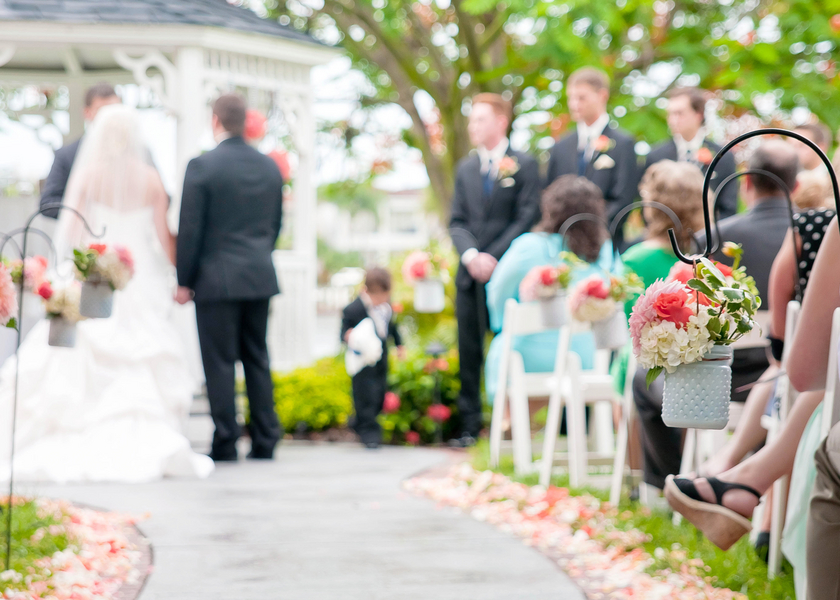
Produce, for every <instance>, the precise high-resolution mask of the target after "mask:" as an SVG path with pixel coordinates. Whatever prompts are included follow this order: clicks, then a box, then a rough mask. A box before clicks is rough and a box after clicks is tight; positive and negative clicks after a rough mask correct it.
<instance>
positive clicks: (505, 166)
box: [499, 156, 519, 179]
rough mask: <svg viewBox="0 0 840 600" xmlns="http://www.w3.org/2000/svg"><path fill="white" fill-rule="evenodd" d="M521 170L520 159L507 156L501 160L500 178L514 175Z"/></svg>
mask: <svg viewBox="0 0 840 600" xmlns="http://www.w3.org/2000/svg"><path fill="white" fill-rule="evenodd" d="M518 172H519V160H517V158H516V157H515V156H505V157H504V158H502V160H500V161H499V179H507V178H508V177H513V176H514V175H516V174H517V173H518Z"/></svg>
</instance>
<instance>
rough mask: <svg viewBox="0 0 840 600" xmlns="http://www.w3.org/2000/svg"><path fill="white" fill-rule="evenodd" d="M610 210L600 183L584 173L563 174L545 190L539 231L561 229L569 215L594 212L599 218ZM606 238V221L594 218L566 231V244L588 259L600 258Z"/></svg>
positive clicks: (588, 260) (576, 224)
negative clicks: (581, 174) (598, 221)
mask: <svg viewBox="0 0 840 600" xmlns="http://www.w3.org/2000/svg"><path fill="white" fill-rule="evenodd" d="M606 212H607V208H606V203H605V202H604V196H603V195H602V194H601V190H600V189H599V188H598V186H597V185H595V184H594V183H592V182H591V181H589V180H588V179H586V178H585V177H577V176H576V175H563V176H562V177H559V178H557V180H555V181H554V183H552V184H551V185H549V186H548V187H547V188H545V191H544V192H543V194H542V221H540V223H539V225H537V229H536V230H537V231H543V232H545V233H558V232H559V231H560V228H561V227H562V226H563V223H565V222H566V221H567V220H568V219H569V218H570V217H573V216H574V215H577V214H579V213H591V214H593V215H595V216H596V217H599V218H600V219H604V218H605V214H606ZM606 239H607V230H606V229H605V228H604V225H602V224H600V223H595V222H593V221H578V222H577V223H575V224H574V225H572V226H571V227H570V228H569V230H568V231H567V232H566V238H565V240H564V242H565V243H564V246H565V249H566V250H569V251H570V252H574V253H575V254H577V255H578V256H579V257H580V258H582V259H583V260H585V261H586V262H589V263H594V262H595V261H597V260H598V256H599V254H600V253H601V246H602V245H603V244H604V240H606Z"/></svg>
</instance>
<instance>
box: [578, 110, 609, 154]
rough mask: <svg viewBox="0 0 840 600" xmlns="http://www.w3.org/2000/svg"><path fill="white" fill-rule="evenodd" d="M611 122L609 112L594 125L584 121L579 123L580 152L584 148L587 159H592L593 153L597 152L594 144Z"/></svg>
mask: <svg viewBox="0 0 840 600" xmlns="http://www.w3.org/2000/svg"><path fill="white" fill-rule="evenodd" d="M609 124H610V116H609V115H608V114H607V113H604V114H602V115H601V116H600V117H598V118H597V119H596V120H595V122H594V123H592V125H587V124H586V123H584V122H583V121H581V122H580V123H578V124H577V135H578V152H580V151H581V150H584V151H585V152H586V154H585V155H584V156H585V158H586V160H590V159H591V158H592V155H593V154H594V153H595V148H593V147H592V146H593V144H594V142H595V140H597V139H598V138H599V137H601V134H602V133H604V129H606V128H607V125H609Z"/></svg>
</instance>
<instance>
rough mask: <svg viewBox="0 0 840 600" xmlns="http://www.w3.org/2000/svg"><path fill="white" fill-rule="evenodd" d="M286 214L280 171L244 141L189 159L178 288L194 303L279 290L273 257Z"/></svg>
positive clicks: (263, 295)
mask: <svg viewBox="0 0 840 600" xmlns="http://www.w3.org/2000/svg"><path fill="white" fill-rule="evenodd" d="M282 217H283V177H282V175H280V170H279V169H278V168H277V165H276V164H275V163H274V161H273V160H271V159H270V158H269V157H267V156H265V155H264V154H261V153H260V152H258V151H257V150H255V149H254V148H252V147H251V146H249V145H248V144H246V143H245V140H243V139H242V138H241V137H233V138H230V139H227V140H224V141H223V142H222V143H220V144H219V145H218V147H217V148H216V149H215V150H212V151H211V152H208V153H207V154H203V155H202V156H199V157H198V158H194V159H192V160H191V161H190V163H189V165H188V166H187V172H186V175H185V176H184V193H183V196H182V198H181V226H180V229H179V232H178V253H177V268H178V284H179V285H182V286H184V287H188V288H190V289H191V290H193V291H194V292H195V301H196V302H202V301H219V300H260V299H265V298H269V297H271V296H273V295H275V294H277V293H279V287H278V285H277V274H276V271H275V270H274V263H273V262H272V259H271V254H272V252H273V251H274V247H275V244H276V243H277V237H278V236H279V235H280V226H281V222H282Z"/></svg>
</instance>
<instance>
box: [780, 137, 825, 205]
mask: <svg viewBox="0 0 840 600" xmlns="http://www.w3.org/2000/svg"><path fill="white" fill-rule="evenodd" d="M793 131H794V132H795V133H798V134H800V135H803V136H805V137H806V138H808V139H809V140H811V141H812V142H814V143H815V144H816V145H817V146H818V147H819V148H820V150H822V151H823V152H825V153H826V154H828V151H829V148H831V130H830V129H829V128H828V127H826V126H825V125H823V124H822V123H820V122H819V121H817V122H815V123H808V124H806V125H800V126H799V127H797V128H796V129H794V130H793ZM788 139H789V140H790V142H791V144H793V147H794V148H796V153H797V154H798V155H799V166H800V168H801V171H800V172H799V175H797V177H796V181H797V184H798V185H797V188H796V190H793V193H792V194H791V198H792V199H793V203H794V204H795V205H796V207H797V208H799V209H800V210H802V209H808V208H820V207H826V206H828V207H830V206H833V205H834V196H833V193H832V189H831V179H830V178H829V176H828V169H827V167H826V165H825V163H824V162H823V161H822V159H821V158H820V157H819V155H818V154H817V153H816V152H814V150H813V149H812V148H811V147H810V146H808V145H807V144H804V143H802V142H800V141H799V140H797V139H794V138H788Z"/></svg>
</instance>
